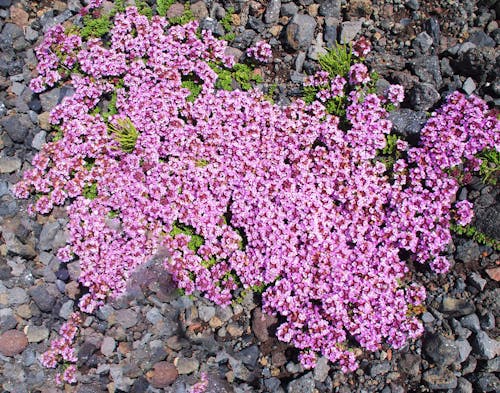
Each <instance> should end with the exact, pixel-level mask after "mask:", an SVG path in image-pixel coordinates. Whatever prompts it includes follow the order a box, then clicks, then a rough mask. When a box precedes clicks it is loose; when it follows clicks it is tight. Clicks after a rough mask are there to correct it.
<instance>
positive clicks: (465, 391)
mask: <svg viewBox="0 0 500 393" xmlns="http://www.w3.org/2000/svg"><path fill="white" fill-rule="evenodd" d="M472 392H473V389H472V384H471V383H470V382H469V381H468V380H466V379H465V378H458V381H457V388H456V389H455V390H454V391H453V393H472Z"/></svg>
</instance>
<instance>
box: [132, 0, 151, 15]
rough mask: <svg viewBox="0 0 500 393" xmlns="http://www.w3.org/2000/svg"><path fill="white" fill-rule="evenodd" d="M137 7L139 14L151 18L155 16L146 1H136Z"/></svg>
mask: <svg viewBox="0 0 500 393" xmlns="http://www.w3.org/2000/svg"><path fill="white" fill-rule="evenodd" d="M135 6H136V7H137V11H139V14H141V15H144V16H147V17H148V18H151V17H152V16H153V10H152V9H151V7H150V6H149V4H148V3H147V2H146V1H145V0H135Z"/></svg>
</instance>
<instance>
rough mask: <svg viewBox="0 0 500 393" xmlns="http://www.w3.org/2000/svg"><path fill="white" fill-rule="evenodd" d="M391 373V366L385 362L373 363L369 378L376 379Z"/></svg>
mask: <svg viewBox="0 0 500 393" xmlns="http://www.w3.org/2000/svg"><path fill="white" fill-rule="evenodd" d="M389 371H391V365H390V363H389V362H387V361H382V362H373V364H372V365H371V366H370V376H371V377H376V376H378V375H384V374H387V373H388V372H389Z"/></svg>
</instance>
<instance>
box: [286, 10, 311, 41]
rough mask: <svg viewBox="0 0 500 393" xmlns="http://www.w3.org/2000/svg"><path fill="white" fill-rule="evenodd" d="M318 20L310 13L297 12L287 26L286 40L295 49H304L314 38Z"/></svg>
mask: <svg viewBox="0 0 500 393" xmlns="http://www.w3.org/2000/svg"><path fill="white" fill-rule="evenodd" d="M315 29H316V21H315V20H314V18H313V17H312V16H310V15H304V14H295V15H294V17H293V18H292V19H291V20H290V22H289V23H288V25H287V27H286V42H287V44H288V46H289V47H290V48H292V49H293V50H301V49H302V50H304V49H307V48H308V47H309V45H310V44H311V42H312V40H313V39H314V30H315Z"/></svg>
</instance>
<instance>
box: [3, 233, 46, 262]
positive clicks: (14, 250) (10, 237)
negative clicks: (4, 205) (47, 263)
mask: <svg viewBox="0 0 500 393" xmlns="http://www.w3.org/2000/svg"><path fill="white" fill-rule="evenodd" d="M2 236H3V238H4V241H5V244H6V245H7V252H8V253H9V254H11V255H19V256H21V257H24V258H27V259H32V258H34V257H36V255H37V252H36V251H35V248H34V247H33V246H32V244H31V243H27V244H23V243H21V242H20V241H19V240H18V239H17V237H16V235H15V234H13V233H11V232H7V231H2Z"/></svg>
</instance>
